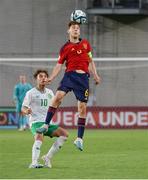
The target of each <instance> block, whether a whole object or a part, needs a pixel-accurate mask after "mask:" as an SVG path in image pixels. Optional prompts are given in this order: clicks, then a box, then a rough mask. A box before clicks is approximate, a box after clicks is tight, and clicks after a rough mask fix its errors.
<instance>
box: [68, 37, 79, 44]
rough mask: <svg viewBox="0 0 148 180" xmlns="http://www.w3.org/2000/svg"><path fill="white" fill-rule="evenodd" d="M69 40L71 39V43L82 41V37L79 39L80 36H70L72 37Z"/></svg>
mask: <svg viewBox="0 0 148 180" xmlns="http://www.w3.org/2000/svg"><path fill="white" fill-rule="evenodd" d="M69 41H70V42H71V43H78V42H80V39H79V38H73V37H70V38H69Z"/></svg>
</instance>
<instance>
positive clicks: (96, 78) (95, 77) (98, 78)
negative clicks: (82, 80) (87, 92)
mask: <svg viewBox="0 0 148 180" xmlns="http://www.w3.org/2000/svg"><path fill="white" fill-rule="evenodd" d="M94 80H95V83H96V85H97V84H100V82H101V78H100V76H99V75H98V74H96V75H95V76H94Z"/></svg>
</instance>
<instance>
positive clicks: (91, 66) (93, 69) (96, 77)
mask: <svg viewBox="0 0 148 180" xmlns="http://www.w3.org/2000/svg"><path fill="white" fill-rule="evenodd" d="M89 71H90V73H92V74H93V77H94V80H95V82H96V84H99V83H100V82H101V78H100V76H99V75H98V73H97V70H96V65H95V63H94V61H93V60H92V59H91V62H90V63H89Z"/></svg>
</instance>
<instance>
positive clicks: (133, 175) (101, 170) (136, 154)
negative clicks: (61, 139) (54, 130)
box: [0, 130, 148, 179]
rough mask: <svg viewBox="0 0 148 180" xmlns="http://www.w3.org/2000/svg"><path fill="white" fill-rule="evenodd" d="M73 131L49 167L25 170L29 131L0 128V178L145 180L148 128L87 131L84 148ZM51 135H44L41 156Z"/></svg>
mask: <svg viewBox="0 0 148 180" xmlns="http://www.w3.org/2000/svg"><path fill="white" fill-rule="evenodd" d="M75 136H76V130H69V139H68V141H67V142H66V143H65V145H64V146H63V148H62V149H61V150H60V152H59V153H57V154H56V155H55V156H54V158H53V161H52V163H53V168H52V169H46V168H43V169H28V165H29V164H30V162H31V148H32V143H33V137H32V135H31V133H30V132H29V131H26V132H18V131H17V130H0V178H1V179H10V178H14V179H54V178H56V179H77V178H79V179H82V178H87V179H94V178H95V179H121V178H122V179H148V131H147V130H86V132H85V144H84V146H85V147H84V151H83V152H80V151H78V150H77V149H76V148H75V147H74V145H73V140H74V139H75ZM53 141H54V138H53V139H50V138H45V141H44V143H43V146H42V148H41V155H43V154H45V153H46V152H47V150H48V148H49V147H50V146H51V143H53Z"/></svg>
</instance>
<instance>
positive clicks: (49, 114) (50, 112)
mask: <svg viewBox="0 0 148 180" xmlns="http://www.w3.org/2000/svg"><path fill="white" fill-rule="evenodd" d="M56 109H57V108H54V107H51V106H49V108H48V112H47V116H46V120H45V124H47V125H49V124H50V121H51V119H52V117H53V116H54V114H55V112H56Z"/></svg>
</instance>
